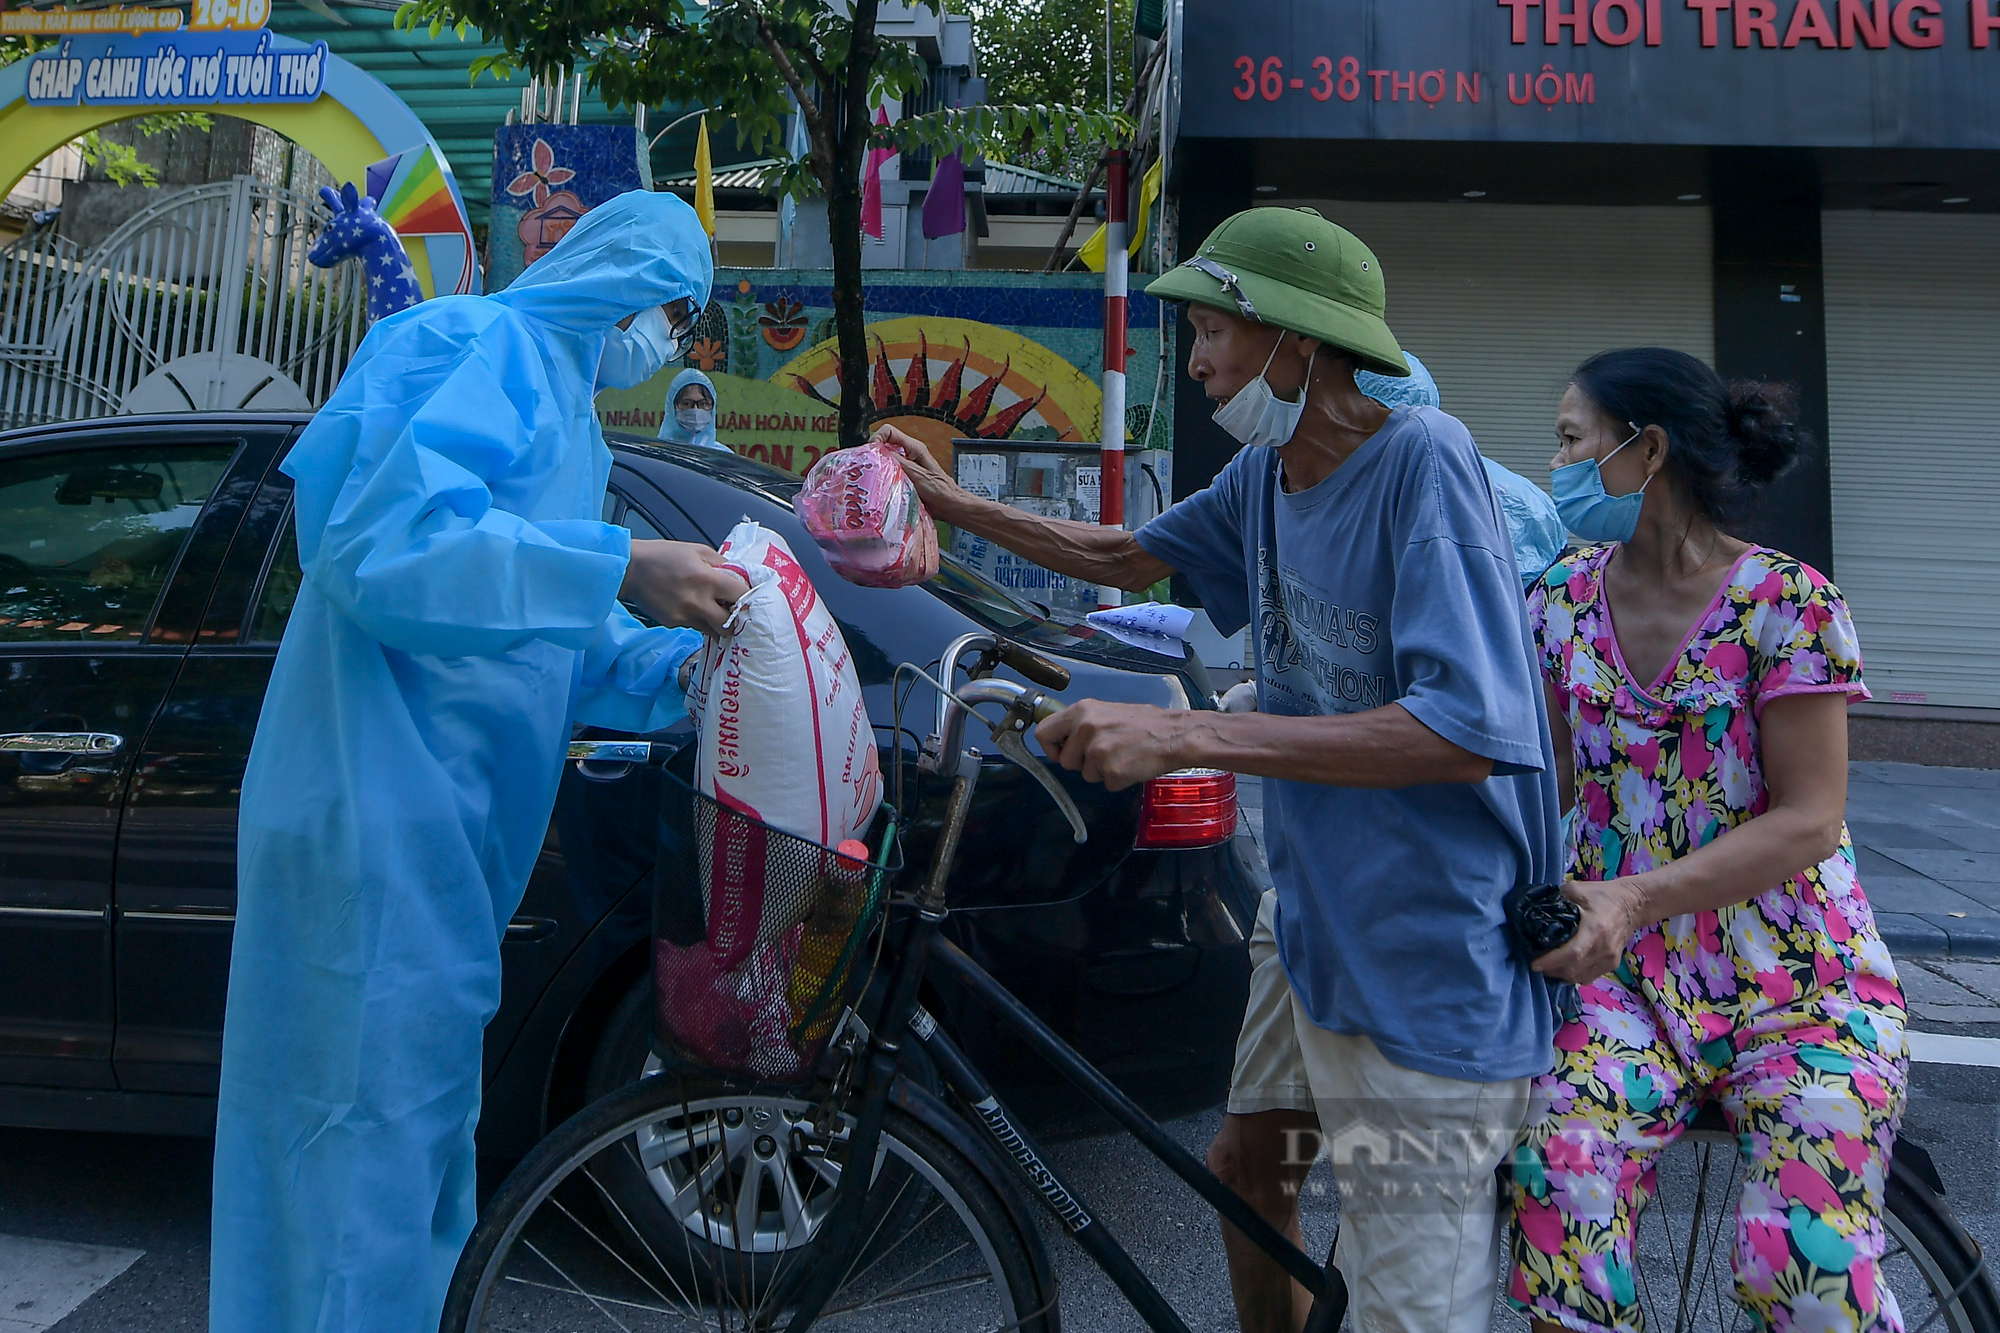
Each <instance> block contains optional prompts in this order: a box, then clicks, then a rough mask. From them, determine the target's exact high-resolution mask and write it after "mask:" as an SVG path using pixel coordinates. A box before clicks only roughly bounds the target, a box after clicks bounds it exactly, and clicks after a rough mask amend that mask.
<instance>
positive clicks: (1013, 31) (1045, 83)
mask: <svg viewBox="0 0 2000 1333" xmlns="http://www.w3.org/2000/svg"><path fill="white" fill-rule="evenodd" d="M958 3H959V4H960V5H962V6H963V12H964V13H966V14H968V15H970V16H971V18H972V31H973V44H974V46H975V48H976V49H977V50H978V52H979V72H980V73H981V74H982V75H984V76H985V78H986V92H987V96H988V97H989V98H991V99H992V100H993V101H994V102H998V103H1015V104H1022V105H1034V104H1036V103H1047V102H1055V103H1066V104H1069V105H1072V106H1087V107H1103V106H1104V105H1105V101H1104V70H1105V63H1106V58H1107V52H1106V49H1105V44H1104V7H1105V5H1106V3H1109V4H1110V6H1111V34H1112V39H1113V45H1112V48H1111V50H1110V52H1109V61H1110V66H1111V81H1112V88H1113V92H1114V98H1113V101H1112V106H1113V107H1118V106H1123V105H1124V103H1125V98H1126V97H1127V96H1128V95H1129V94H1130V93H1131V91H1132V5H1133V0H958ZM985 148H986V154H987V156H988V157H992V158H996V159H998V160H999V161H1002V162H1011V163H1013V164H1014V165H1016V166H1021V167H1028V168H1030V169H1031V170H1034V171H1042V172H1047V173H1048V174H1049V175H1052V176H1063V177H1066V178H1068V179H1070V180H1082V179H1083V178H1084V177H1085V175H1087V174H1088V173H1089V171H1090V168H1091V167H1092V165H1093V164H1095V162H1096V160H1097V156H1098V153H1099V152H1100V151H1101V149H1102V142H1101V140H1100V141H1096V142H1084V141H1081V140H1080V139H1078V138H1075V137H1071V138H1067V139H1060V138H1055V137H1053V136H1051V137H1049V138H1045V139H1042V140H1039V141H1031V142H1028V143H1023V142H1021V141H1020V140H1019V139H1008V138H1006V137H1005V136H1002V135H995V136H993V137H992V138H989V139H987V140H986V141H985Z"/></svg>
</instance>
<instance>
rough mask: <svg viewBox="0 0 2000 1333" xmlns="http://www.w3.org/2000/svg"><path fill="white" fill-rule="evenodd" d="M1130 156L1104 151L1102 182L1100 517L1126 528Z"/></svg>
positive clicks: (1114, 598)
mask: <svg viewBox="0 0 2000 1333" xmlns="http://www.w3.org/2000/svg"><path fill="white" fill-rule="evenodd" d="M1129 171H1130V159H1129V158H1128V157H1127V156H1126V153H1125V150H1124V149H1123V148H1114V149H1112V150H1111V151H1110V152H1109V153H1107V154H1105V173H1104V175H1105V185H1104V416H1103V422H1104V424H1103V427H1102V429H1101V430H1099V432H1098V435H1099V437H1100V440H1101V445H1100V448H1101V451H1102V452H1101V455H1100V458H1101V462H1102V464H1103V472H1102V474H1101V475H1100V478H1099V481H1098V487H1099V489H1098V493H1097V494H1098V501H1097V521H1098V522H1099V523H1102V524H1104V525H1106V526H1108V527H1123V526H1125V333H1126V318H1125V314H1126V307H1125V272H1126V257H1125V231H1126V225H1125V222H1126V219H1125V210H1126V203H1127V182H1126V176H1127V174H1128V172H1129ZM1120 600H1121V599H1120V594H1119V590H1118V589H1116V588H1108V587H1100V588H1098V590H1097V604H1098V605H1099V606H1100V607H1106V606H1117V605H1118V604H1119V602H1120Z"/></svg>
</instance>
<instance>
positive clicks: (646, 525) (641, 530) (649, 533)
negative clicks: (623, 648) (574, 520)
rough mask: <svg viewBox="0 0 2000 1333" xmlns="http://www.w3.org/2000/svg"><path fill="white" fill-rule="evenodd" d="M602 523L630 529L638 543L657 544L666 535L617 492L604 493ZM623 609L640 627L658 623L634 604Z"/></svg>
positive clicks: (626, 603)
mask: <svg viewBox="0 0 2000 1333" xmlns="http://www.w3.org/2000/svg"><path fill="white" fill-rule="evenodd" d="M604 521H605V522H606V523H616V524H618V525H619V526H620V527H623V528H628V529H630V530H631V533H632V536H633V537H634V538H635V539H636V540H639V541H647V542H657V541H664V540H666V534H665V533H664V532H661V531H660V530H659V529H658V528H657V527H655V526H654V525H653V522H652V520H651V519H649V518H647V517H646V515H645V513H644V512H643V511H641V510H640V508H639V507H638V506H637V505H635V504H633V503H632V502H631V501H630V500H628V499H626V498H625V497H624V496H622V495H620V494H619V493H618V492H617V491H606V492H605V493H604ZM620 600H621V601H623V600H624V599H622V598H621V599H620ZM625 609H626V610H627V611H630V612H631V613H632V617H633V619H635V620H637V621H638V622H639V623H640V624H641V625H657V624H659V623H660V622H659V621H657V620H655V619H653V618H652V617H651V616H649V615H647V614H646V613H645V612H644V611H641V610H640V609H639V607H638V605H637V604H636V603H633V602H629V601H628V602H625Z"/></svg>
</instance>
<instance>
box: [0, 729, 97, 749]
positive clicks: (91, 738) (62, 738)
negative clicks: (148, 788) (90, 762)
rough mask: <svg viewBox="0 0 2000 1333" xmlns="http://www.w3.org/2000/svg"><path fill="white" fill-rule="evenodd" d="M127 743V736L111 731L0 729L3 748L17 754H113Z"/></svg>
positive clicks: (1, 747) (0, 746) (0, 742)
mask: <svg viewBox="0 0 2000 1333" xmlns="http://www.w3.org/2000/svg"><path fill="white" fill-rule="evenodd" d="M124 746H125V738H124V737H123V736H120V735H117V734H116V733H114V732H109V731H7V732H0V751H8V750H11V751H13V752H15V753H17V754H110V753H112V752H113V751H115V750H120V749H123V748H124Z"/></svg>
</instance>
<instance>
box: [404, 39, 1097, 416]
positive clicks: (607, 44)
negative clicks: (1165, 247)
mask: <svg viewBox="0 0 2000 1333" xmlns="http://www.w3.org/2000/svg"><path fill="white" fill-rule="evenodd" d="M916 3H917V4H919V5H921V6H924V7H927V8H930V9H931V10H932V11H933V12H935V11H936V9H937V7H938V5H939V3H940V0H916ZM1128 3H1129V0H1128ZM877 5H878V0H852V3H851V4H850V3H848V2H847V0H712V3H711V4H709V5H708V6H707V8H705V9H702V8H697V7H695V6H694V5H692V4H687V5H681V4H678V3H676V0H565V3H563V4H561V5H526V4H521V3H520V2H519V0H410V2H409V3H407V4H405V5H404V6H403V8H402V9H401V10H400V11H399V12H398V14H397V16H396V22H397V24H398V25H399V26H401V27H403V28H404V29H406V30H407V29H414V28H417V27H420V26H428V27H429V28H430V30H431V31H432V32H433V34H437V33H442V32H443V31H444V29H445V28H447V27H454V28H458V29H460V30H461V31H463V30H464V25H468V24H469V25H472V26H475V27H477V28H478V29H479V30H480V31H481V32H482V33H483V34H485V36H486V38H487V40H489V41H492V42H495V43H497V44H499V45H500V46H501V47H502V48H504V52H505V54H504V55H502V56H500V57H497V58H486V59H482V60H481V61H480V62H478V63H477V64H475V65H474V66H473V68H472V70H471V75H472V77H473V78H474V79H477V78H478V77H479V76H480V75H481V74H491V75H493V76H495V77H502V78H504V77H509V76H511V75H512V74H514V73H516V72H518V71H522V70H529V71H536V72H541V73H544V74H553V73H554V72H556V71H560V70H573V71H577V72H578V73H579V75H580V77H583V78H585V79H586V80H587V81H588V83H589V84H590V85H591V86H592V87H594V88H596V90H597V91H598V93H599V95H600V96H602V97H603V98H604V100H605V102H606V103H607V104H609V105H611V106H614V107H619V106H633V105H645V106H650V107H686V108H689V109H692V108H695V107H710V108H714V109H715V110H716V111H717V113H718V116H719V118H720V119H724V120H729V121H733V122H734V123H735V126H736V133H737V139H738V142H739V143H741V144H743V145H745V146H747V147H749V148H750V149H751V150H752V151H753V152H755V153H757V154H758V155H759V156H764V157H774V158H778V159H780V164H779V166H778V167H777V168H776V169H775V170H774V171H773V173H772V175H771V177H770V179H769V180H768V181H767V184H768V186H769V187H770V188H773V189H776V190H779V191H781V192H783V193H786V194H789V195H792V196H794V197H797V196H800V195H808V194H811V195H823V196H825V198H826V200H827V221H828V226H829V229H830V232H831V236H830V239H831V241H832V246H833V307H834V326H835V331H836V336H837V337H838V339H839V343H840V381H841V384H842V386H843V392H842V393H841V403H840V433H841V438H842V440H843V442H844V443H848V444H858V443H859V442H860V440H861V427H862V417H863V411H864V408H865V405H866V397H867V395H866V391H865V386H866V385H867V382H868V380H867V373H868V350H867V339H866V335H865V332H864V329H863V324H862V270H861V172H862V165H863V162H864V161H865V159H866V155H867V150H868V147H869V144H870V143H871V141H876V140H878V139H879V140H880V141H882V142H886V143H893V144H895V145H896V146H898V147H903V148H910V147H916V146H919V145H921V146H924V147H928V148H930V149H932V150H933V151H937V152H949V151H951V150H952V149H954V148H976V147H979V146H981V145H983V144H984V143H985V142H987V141H988V138H989V137H990V136H992V135H994V134H1004V135H1007V136H1010V137H1011V138H1012V139H1013V140H1016V141H1025V142H1027V143H1030V144H1036V143H1042V142H1045V141H1049V140H1053V139H1056V138H1061V139H1065V140H1067V139H1070V138H1084V139H1093V140H1102V139H1104V138H1106V137H1109V136H1110V135H1112V134H1115V133H1117V132H1119V130H1120V128H1121V126H1120V124H1119V122H1118V121H1117V119H1116V118H1115V117H1112V116H1110V115H1107V114H1105V113H1103V112H1101V111H1097V112H1090V111H1077V110H1073V109H1071V108H1069V107H1067V106H1064V105H1060V104H1051V103H1050V100H1049V99H1043V100H1042V102H1041V104H1038V105H1028V106H996V107H977V108H970V109H967V110H961V111H940V112H935V113H932V114H930V115H926V116H920V117H913V118H910V119H906V120H904V121H903V122H902V123H900V124H899V125H896V126H893V127H889V128H888V129H887V130H886V131H879V132H878V131H877V129H876V127H874V126H873V125H872V124H871V123H870V122H871V120H872V118H873V117H872V109H873V108H874V107H875V106H876V105H877V104H878V103H879V102H881V101H882V100H883V99H885V98H898V99H900V98H904V97H907V96H909V95H910V94H912V93H914V92H916V91H917V90H918V89H920V88H921V87H922V86H923V84H924V80H925V78H926V77H927V73H926V70H925V68H924V65H923V62H922V60H921V58H920V57H919V56H918V55H917V53H916V51H915V50H913V49H912V48H911V47H909V46H907V45H905V44H903V43H900V42H894V41H884V40H883V39H882V38H881V37H880V36H878V35H877V33H876V31H875V21H876V12H877ZM1089 104H1090V105H1094V104H1095V103H1094V101H1093V102H1092V103H1089ZM795 107H796V108H798V109H799V111H800V113H801V115H802V117H803V119H804V121H805V127H806V141H807V146H806V152H805V154H804V155H803V156H802V157H798V158H792V157H790V156H789V155H787V153H786V151H785V126H786V121H787V118H788V117H789V116H790V115H791V114H792V112H793V109H794V108H795Z"/></svg>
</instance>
